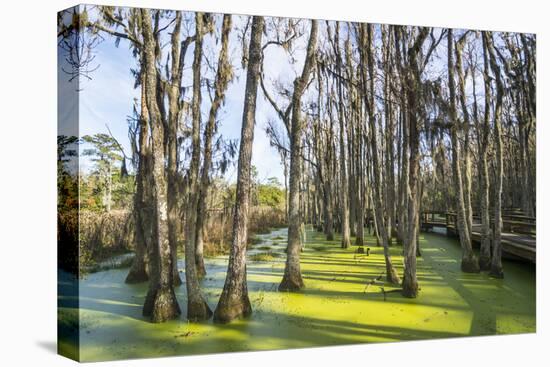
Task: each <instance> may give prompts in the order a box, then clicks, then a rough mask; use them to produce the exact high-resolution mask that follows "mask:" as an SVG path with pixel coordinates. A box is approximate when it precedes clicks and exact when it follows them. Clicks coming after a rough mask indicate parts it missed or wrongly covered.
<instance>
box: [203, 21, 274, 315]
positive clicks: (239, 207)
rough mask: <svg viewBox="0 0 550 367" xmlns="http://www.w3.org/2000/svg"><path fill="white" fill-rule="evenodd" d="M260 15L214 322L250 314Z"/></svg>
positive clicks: (253, 35)
mask: <svg viewBox="0 0 550 367" xmlns="http://www.w3.org/2000/svg"><path fill="white" fill-rule="evenodd" d="M263 28H264V19H263V17H259V16H255V17H253V20H252V29H251V35H250V46H249V50H248V57H249V60H248V69H247V74H246V89H245V101H244V108H243V123H242V128H241V146H240V150H239V163H238V171H237V172H238V177H237V193H236V200H235V211H234V216H233V240H232V243H231V250H230V253H229V265H228V268H227V276H226V278H225V284H224V286H223V291H222V294H221V296H220V300H219V302H218V306H217V307H216V310H215V312H214V321H215V322H221V323H223V322H229V321H231V320H234V319H236V318H239V317H246V316H248V315H250V314H251V313H252V306H251V304H250V300H249V298H248V288H247V283H246V240H247V233H248V213H249V210H248V208H249V203H250V171H251V161H252V143H253V141H254V125H255V121H256V97H257V91H258V78H259V73H260V64H261V62H262V45H261V41H262V32H263Z"/></svg>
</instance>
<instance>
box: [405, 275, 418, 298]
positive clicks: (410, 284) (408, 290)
mask: <svg viewBox="0 0 550 367" xmlns="http://www.w3.org/2000/svg"><path fill="white" fill-rule="evenodd" d="M401 294H402V295H403V297H407V298H416V297H418V282H417V281H416V280H415V279H410V280H409V279H408V278H407V277H405V278H404V279H403V289H402V290H401Z"/></svg>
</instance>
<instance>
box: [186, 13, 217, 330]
mask: <svg viewBox="0 0 550 367" xmlns="http://www.w3.org/2000/svg"><path fill="white" fill-rule="evenodd" d="M205 18H206V19H205ZM207 21H208V15H206V14H204V13H200V12H197V13H196V14H195V50H194V55H193V99H192V102H191V114H192V121H193V126H192V132H191V150H192V152H191V164H190V167H189V188H190V190H189V199H188V203H187V205H188V208H187V218H186V221H185V279H186V283H185V285H186V288H187V319H188V320H191V321H201V320H208V319H209V318H210V317H211V316H212V311H211V310H210V307H208V304H207V303H206V301H205V300H204V298H203V296H202V293H201V289H200V284H199V277H198V274H197V267H196V262H195V261H196V257H195V250H196V247H195V246H196V239H197V232H196V229H197V226H196V224H197V211H198V204H199V201H198V198H199V165H200V154H201V153H200V149H201V142H200V128H201V62H202V58H203V50H202V47H203V37H204V33H205V29H206V25H205V23H206V22H207Z"/></svg>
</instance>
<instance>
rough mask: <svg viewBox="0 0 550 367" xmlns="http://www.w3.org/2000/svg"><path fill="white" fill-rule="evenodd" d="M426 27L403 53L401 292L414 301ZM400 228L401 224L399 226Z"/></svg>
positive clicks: (416, 281) (419, 30)
mask: <svg viewBox="0 0 550 367" xmlns="http://www.w3.org/2000/svg"><path fill="white" fill-rule="evenodd" d="M428 34H429V28H426V27H420V28H419V29H418V32H417V35H416V37H415V38H414V39H413V42H412V43H411V44H410V47H409V48H408V50H407V64H408V67H407V70H406V71H405V93H406V103H407V104H406V111H407V123H406V129H404V133H403V139H407V140H408V142H407V145H408V150H409V152H408V153H407V154H408V181H407V183H406V187H405V190H406V201H407V205H406V208H407V210H408V211H407V219H406V221H405V222H404V223H403V225H405V224H406V225H407V231H406V232H405V234H404V235H405V238H404V245H403V255H404V259H403V266H404V269H403V283H402V285H403V291H402V294H403V296H405V297H410V298H415V297H417V295H418V280H417V278H416V253H417V246H418V243H417V233H418V231H419V228H418V215H419V213H418V195H419V181H420V179H419V174H420V146H419V145H420V126H419V123H418V115H420V114H421V111H422V105H421V103H422V102H421V100H420V98H419V96H421V95H422V91H421V88H422V84H421V83H422V82H421V79H420V73H421V68H420V65H419V63H418V59H419V53H420V52H421V50H422V46H423V44H424V41H425V40H426V38H427V37H428ZM405 179H407V178H405ZM399 225H400V226H401V225H402V224H401V223H400V224H399Z"/></svg>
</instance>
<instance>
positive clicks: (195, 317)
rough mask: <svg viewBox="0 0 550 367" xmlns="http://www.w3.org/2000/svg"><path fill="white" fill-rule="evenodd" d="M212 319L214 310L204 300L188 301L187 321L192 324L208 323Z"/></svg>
mask: <svg viewBox="0 0 550 367" xmlns="http://www.w3.org/2000/svg"><path fill="white" fill-rule="evenodd" d="M211 317H212V310H211V309H210V307H209V306H208V304H207V303H206V301H204V300H203V299H202V298H199V299H197V300H191V299H189V300H188V301H187V320H189V321H192V322H199V321H206V320H208V319H210V318H211Z"/></svg>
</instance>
